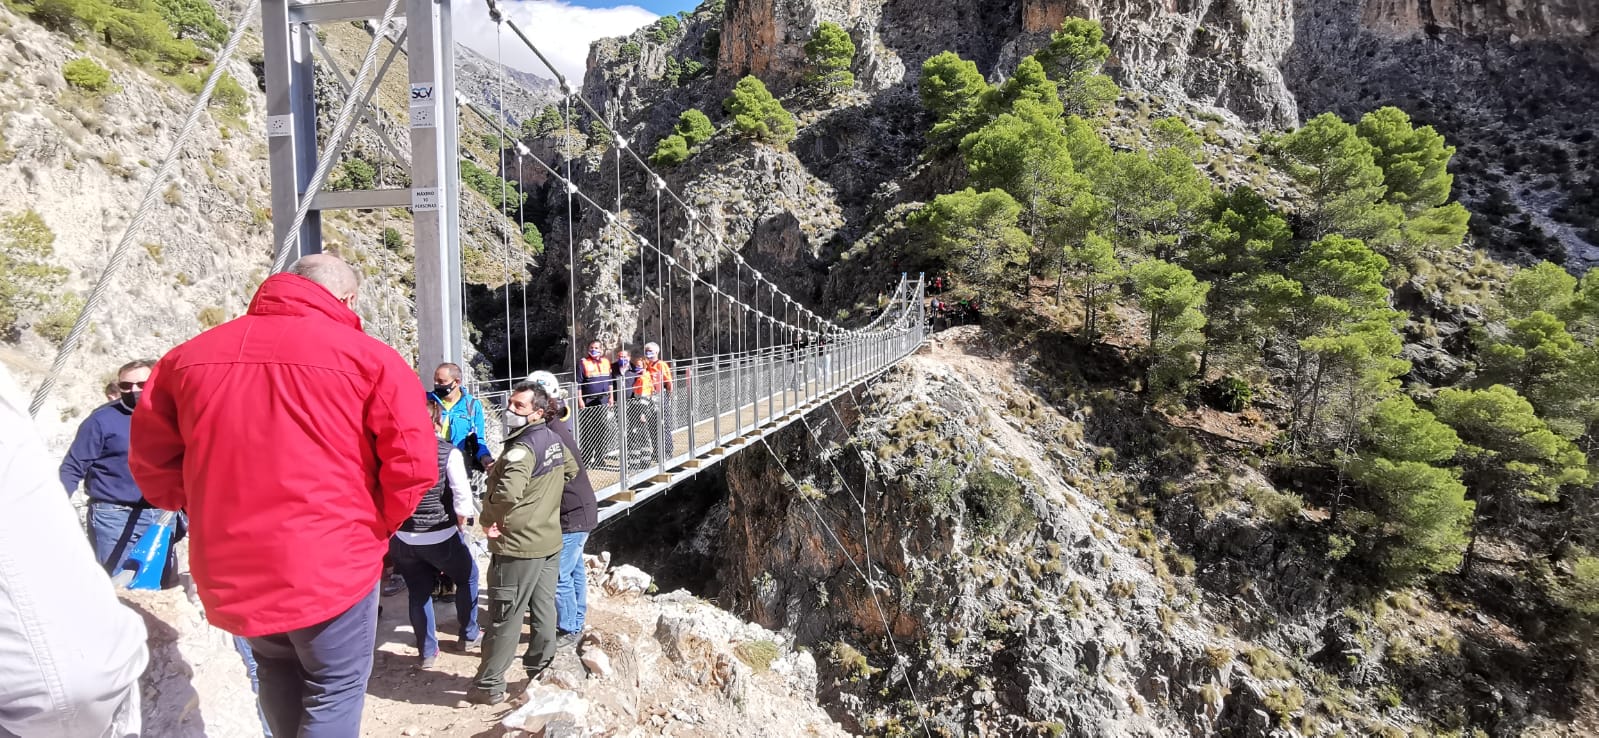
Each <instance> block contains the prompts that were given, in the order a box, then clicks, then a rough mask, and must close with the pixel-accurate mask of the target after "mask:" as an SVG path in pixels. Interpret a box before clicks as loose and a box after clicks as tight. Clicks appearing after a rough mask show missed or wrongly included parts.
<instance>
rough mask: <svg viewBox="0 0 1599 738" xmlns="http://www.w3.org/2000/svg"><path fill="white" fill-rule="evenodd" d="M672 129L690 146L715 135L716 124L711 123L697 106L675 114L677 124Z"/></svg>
mask: <svg viewBox="0 0 1599 738" xmlns="http://www.w3.org/2000/svg"><path fill="white" fill-rule="evenodd" d="M672 130H673V131H675V132H676V133H677V135H679V136H682V137H683V141H684V143H687V144H688V145H689V147H691V148H692V147H695V146H699V145H700V144H702V143H705V142H706V141H709V140H710V139H711V136H714V135H716V126H714V125H711V119H710V118H709V117H707V116H706V115H705V114H704V113H702V112H700V111H699V109H698V108H689V109H688V110H685V111H683V113H682V114H681V115H679V116H677V126H676V127H674V128H673V129H672Z"/></svg>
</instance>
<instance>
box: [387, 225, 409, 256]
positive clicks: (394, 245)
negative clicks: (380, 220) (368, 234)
mask: <svg viewBox="0 0 1599 738" xmlns="http://www.w3.org/2000/svg"><path fill="white" fill-rule="evenodd" d="M383 248H386V249H388V250H389V251H392V252H394V253H396V254H398V253H400V252H401V251H404V250H405V239H404V238H402V237H401V236H400V232H399V230H397V229H395V228H394V226H389V227H387V228H384V229H383Z"/></svg>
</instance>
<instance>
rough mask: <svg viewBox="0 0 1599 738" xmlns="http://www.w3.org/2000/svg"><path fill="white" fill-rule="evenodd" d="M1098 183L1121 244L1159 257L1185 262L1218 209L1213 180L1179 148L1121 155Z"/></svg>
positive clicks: (1131, 152)
mask: <svg viewBox="0 0 1599 738" xmlns="http://www.w3.org/2000/svg"><path fill="white" fill-rule="evenodd" d="M1095 182H1096V185H1097V188H1096V189H1097V191H1098V193H1099V194H1100V195H1101V196H1102V197H1104V198H1105V200H1106V201H1107V203H1108V207H1109V211H1108V213H1107V217H1108V218H1109V219H1110V222H1111V231H1112V233H1114V234H1115V236H1116V242H1117V245H1118V246H1119V247H1123V248H1131V249H1136V250H1138V251H1141V252H1144V253H1148V254H1151V255H1153V256H1154V257H1155V258H1158V259H1164V260H1168V261H1174V260H1178V259H1179V258H1181V256H1182V253H1181V252H1183V251H1186V250H1187V249H1188V248H1190V247H1192V246H1193V245H1194V243H1193V242H1194V241H1195V240H1197V238H1198V237H1199V235H1200V234H1201V232H1202V226H1203V224H1204V222H1205V216H1207V215H1208V214H1209V213H1210V212H1211V210H1212V202H1213V200H1212V197H1213V189H1212V187H1211V184H1210V180H1208V179H1206V178H1205V176H1204V175H1203V174H1201V173H1200V172H1199V170H1198V169H1197V168H1195V167H1194V162H1193V160H1192V159H1190V158H1188V155H1187V154H1184V153H1183V152H1181V151H1179V150H1177V149H1172V148H1168V149H1161V150H1159V151H1156V152H1154V153H1153V154H1150V153H1146V152H1143V151H1123V152H1116V153H1115V154H1114V155H1113V156H1112V157H1111V159H1110V162H1109V164H1108V165H1107V166H1106V167H1104V170H1103V171H1102V172H1100V174H1099V176H1097V177H1096V178H1095Z"/></svg>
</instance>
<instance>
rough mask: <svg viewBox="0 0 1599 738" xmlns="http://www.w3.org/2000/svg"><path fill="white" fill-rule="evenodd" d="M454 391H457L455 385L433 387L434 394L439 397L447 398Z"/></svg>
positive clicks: (436, 385)
mask: <svg viewBox="0 0 1599 738" xmlns="http://www.w3.org/2000/svg"><path fill="white" fill-rule="evenodd" d="M454 391H455V385H453V384H435V385H433V394H435V395H438V396H439V397H447V396H449V394H450V393H451V392H454Z"/></svg>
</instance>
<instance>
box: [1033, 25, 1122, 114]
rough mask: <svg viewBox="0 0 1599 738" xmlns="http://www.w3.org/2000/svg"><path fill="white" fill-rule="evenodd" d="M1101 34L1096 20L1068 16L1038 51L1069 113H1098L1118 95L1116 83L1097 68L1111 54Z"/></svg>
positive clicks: (1101, 31)
mask: <svg viewBox="0 0 1599 738" xmlns="http://www.w3.org/2000/svg"><path fill="white" fill-rule="evenodd" d="M1104 38H1105V32H1104V29H1102V28H1100V25H1099V23H1098V22H1097V21H1092V20H1087V19H1084V18H1067V19H1066V20H1065V22H1063V23H1062V24H1061V27H1060V30H1059V31H1056V32H1055V33H1054V34H1053V35H1051V37H1050V41H1049V45H1048V46H1046V47H1044V48H1043V49H1042V50H1040V51H1039V52H1038V54H1037V57H1038V60H1039V62H1040V63H1042V64H1043V66H1044V69H1045V71H1046V72H1047V73H1048V74H1049V76H1050V78H1051V79H1053V80H1055V82H1056V83H1057V85H1058V89H1059V92H1060V97H1061V102H1062V105H1063V107H1064V109H1065V111H1066V112H1068V113H1070V114H1072V115H1084V116H1096V115H1099V114H1101V113H1103V112H1104V111H1105V109H1106V108H1108V107H1110V105H1111V104H1112V103H1114V102H1116V98H1117V97H1119V96H1120V95H1121V90H1120V89H1119V88H1117V87H1116V83H1114V82H1112V81H1111V80H1110V78H1109V77H1106V76H1105V75H1103V74H1100V72H1099V70H1100V68H1101V67H1103V66H1104V64H1105V60H1106V59H1109V58H1110V47H1109V46H1106V45H1105V43H1104Z"/></svg>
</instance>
